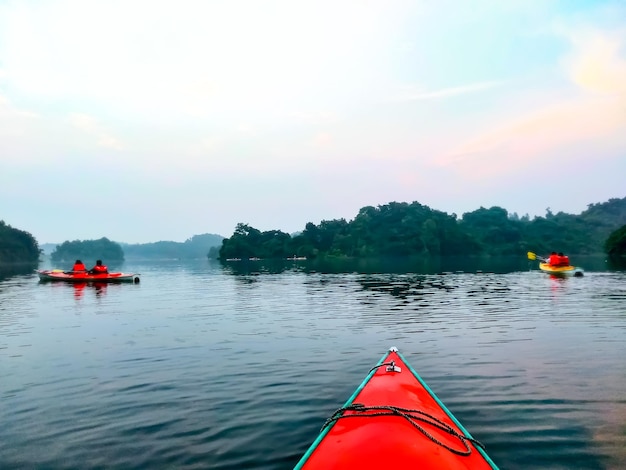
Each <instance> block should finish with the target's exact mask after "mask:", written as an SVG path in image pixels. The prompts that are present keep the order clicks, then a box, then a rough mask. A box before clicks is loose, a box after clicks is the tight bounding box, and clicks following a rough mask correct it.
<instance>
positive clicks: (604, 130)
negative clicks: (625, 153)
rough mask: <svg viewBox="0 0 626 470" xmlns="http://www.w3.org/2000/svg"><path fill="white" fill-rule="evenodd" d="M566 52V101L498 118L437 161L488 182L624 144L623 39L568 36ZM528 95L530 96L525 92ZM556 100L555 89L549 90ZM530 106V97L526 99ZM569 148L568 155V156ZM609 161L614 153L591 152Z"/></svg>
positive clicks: (625, 77) (594, 34)
mask: <svg viewBox="0 0 626 470" xmlns="http://www.w3.org/2000/svg"><path fill="white" fill-rule="evenodd" d="M568 37H569V39H570V42H571V45H572V49H571V51H570V52H569V53H568V54H567V55H566V56H565V57H564V58H563V60H562V64H563V67H562V71H563V76H564V77H565V78H566V79H567V80H568V81H569V82H570V83H571V84H573V85H574V90H573V93H571V94H570V96H569V97H567V98H561V99H558V100H557V101H556V102H554V103H550V104H546V103H543V102H541V101H539V102H538V103H537V104H536V106H535V108H534V109H532V110H530V111H528V112H526V113H525V114H522V115H515V116H513V117H509V118H508V119H503V120H502V122H501V123H500V124H499V125H497V126H493V125H491V126H490V128H489V130H487V131H485V132H482V133H479V134H477V135H474V137H472V138H470V139H468V140H467V141H465V142H464V143H462V144H461V145H460V146H458V147H457V148H454V149H453V150H451V151H449V152H447V153H445V154H443V155H441V156H440V157H438V158H436V159H435V160H434V161H433V163H434V165H436V166H440V167H446V168H448V169H450V170H451V171H453V172H455V173H459V174H463V176H464V177H468V178H472V179H485V178H492V177H494V176H496V175H502V174H507V173H511V172H513V171H516V170H519V169H522V168H532V167H533V166H538V165H539V164H541V162H542V161H543V160H544V159H546V158H549V159H551V160H552V161H557V160H563V162H567V163H571V162H572V161H571V158H572V149H574V150H576V149H575V148H574V147H573V146H576V145H583V144H585V143H590V142H594V143H595V146H596V149H600V148H605V149H606V148H607V147H611V146H615V145H616V144H617V145H621V146H623V145H625V144H626V60H625V58H624V57H623V56H622V55H620V51H621V50H622V46H623V42H624V41H623V37H620V36H619V35H614V34H610V33H607V32H602V31H593V32H591V31H587V32H585V33H584V34H581V33H574V34H571V35H569V36H568ZM526 93H529V92H526ZM554 94H555V95H556V94H557V93H556V90H554ZM529 100H530V101H531V102H532V100H533V98H532V93H530V94H529ZM567 149H569V151H567ZM594 153H595V155H596V156H597V157H599V156H600V155H605V156H606V157H607V158H611V157H612V156H613V155H614V153H613V152H606V151H605V152H600V151H597V152H594Z"/></svg>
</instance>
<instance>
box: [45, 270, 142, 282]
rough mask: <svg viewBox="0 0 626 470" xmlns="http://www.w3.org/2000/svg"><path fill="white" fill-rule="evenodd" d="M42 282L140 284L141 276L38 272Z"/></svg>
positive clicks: (129, 274) (59, 271) (130, 274)
mask: <svg viewBox="0 0 626 470" xmlns="http://www.w3.org/2000/svg"><path fill="white" fill-rule="evenodd" d="M37 274H38V275H39V280H40V281H64V282H132V283H134V284H138V283H139V274H132V273H107V274H88V273H71V272H70V273H66V272H64V271H62V270H60V269H53V270H50V271H47V270H40V271H37Z"/></svg>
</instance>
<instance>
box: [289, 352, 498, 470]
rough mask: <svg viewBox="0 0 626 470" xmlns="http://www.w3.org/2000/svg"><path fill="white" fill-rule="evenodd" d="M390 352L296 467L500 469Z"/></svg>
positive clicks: (411, 371) (335, 414) (412, 373)
mask: <svg viewBox="0 0 626 470" xmlns="http://www.w3.org/2000/svg"><path fill="white" fill-rule="evenodd" d="M397 351H398V350H397V349H396V348H391V349H390V350H389V352H388V353H387V354H386V355H385V356H383V358H382V359H381V360H380V361H379V363H378V364H377V366H376V367H374V369H372V370H371V371H370V373H369V375H368V376H367V377H366V378H365V380H364V381H363V383H362V384H361V385H360V386H359V388H357V390H356V392H354V394H353V395H352V397H350V398H349V399H348V401H347V402H346V404H345V405H344V406H343V408H341V409H339V410H337V411H336V412H335V413H334V414H333V416H331V417H330V418H329V419H328V420H327V421H326V424H325V426H324V428H323V429H322V432H321V433H320V435H319V436H318V437H317V439H316V440H315V442H313V444H312V445H311V447H310V448H309V450H308V451H307V452H306V453H305V454H304V456H303V457H302V459H301V460H300V462H298V464H297V465H296V467H295V468H296V469H305V470H306V469H324V470H330V469H359V470H361V469H366V468H380V469H385V468H389V469H393V470H399V469H418V468H419V469H425V470H428V469H444V468H445V469H470V468H471V469H496V468H497V467H496V465H495V464H494V463H493V462H492V461H491V459H490V458H489V457H488V456H487V454H486V453H485V452H484V450H483V449H482V448H481V446H480V444H479V443H478V442H477V441H475V440H474V439H473V438H472V437H471V435H470V434H469V433H468V432H467V431H466V430H465V429H464V428H463V426H462V425H461V423H459V421H457V419H456V418H455V417H454V416H452V413H450V411H448V409H447V408H446V407H445V406H444V404H443V403H442V402H441V401H440V400H439V398H437V396H436V395H435V394H434V393H433V392H432V391H431V390H430V388H429V387H428V385H426V383H425V382H424V381H423V380H422V379H421V377H420V376H419V375H418V374H417V372H415V371H414V370H413V369H412V368H411V366H410V365H409V364H408V363H407V362H406V361H405V360H404V358H403V357H402V355H401V354H400V353H399V352H397Z"/></svg>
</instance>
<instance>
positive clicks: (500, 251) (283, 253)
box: [209, 197, 626, 260]
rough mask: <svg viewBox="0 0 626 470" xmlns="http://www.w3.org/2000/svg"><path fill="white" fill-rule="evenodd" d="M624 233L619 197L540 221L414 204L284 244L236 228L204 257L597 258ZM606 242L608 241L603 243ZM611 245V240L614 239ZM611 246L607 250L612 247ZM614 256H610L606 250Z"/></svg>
mask: <svg viewBox="0 0 626 470" xmlns="http://www.w3.org/2000/svg"><path fill="white" fill-rule="evenodd" d="M624 225H626V197H625V198H622V199H617V198H615V199H609V201H607V202H604V203H598V204H590V205H589V206H588V207H587V209H586V210H585V211H583V212H582V213H581V214H578V215H574V214H567V213H564V212H559V213H557V214H553V213H552V212H551V211H550V209H547V211H546V215H545V216H544V217H534V218H532V219H531V218H530V217H529V216H528V215H525V216H523V217H519V216H518V215H517V214H515V213H512V214H511V213H509V212H508V211H507V210H506V209H504V208H501V207H491V208H489V209H486V208H484V207H481V208H479V209H477V210H475V211H473V212H468V213H465V214H463V215H462V217H460V218H459V217H457V215H456V214H447V213H445V212H442V211H438V210H434V209H431V208H430V207H428V206H425V205H422V204H420V203H418V202H412V203H406V202H391V203H389V204H385V205H379V206H377V207H373V206H367V207H363V208H362V209H360V210H359V212H358V214H357V215H356V216H355V217H354V219H352V220H350V221H346V220H345V219H343V218H342V219H335V220H323V221H321V222H320V223H319V224H318V225H316V224H313V223H312V222H309V223H307V224H306V226H305V228H304V230H303V231H302V232H300V233H299V234H297V235H294V236H291V235H289V234H287V233H285V232H282V231H280V230H270V231H263V232H262V231H260V230H258V229H256V228H254V227H252V226H250V225H248V224H245V223H239V224H237V226H236V228H235V231H234V233H233V235H232V236H231V237H230V238H225V239H224V240H223V241H222V246H221V247H220V248H219V250H218V249H214V250H212V251H211V252H210V253H209V257H216V258H220V259H222V260H226V259H232V258H240V259H248V258H255V257H258V258H289V257H293V256H296V257H307V258H317V257H329V256H330V257H351V258H352V257H356V258H359V257H361V258H366V257H379V256H415V255H418V256H451V255H492V256H501V255H525V254H526V252H527V251H534V252H538V253H549V252H551V251H562V252H567V253H569V254H578V255H581V254H598V253H602V252H605V251H608V250H609V249H610V248H611V247H612V246H613V245H611V247H608V245H607V243H609V237H610V236H612V233H613V232H615V231H617V230H618V229H620V228H621V227H623V226H624ZM611 240H613V239H611ZM615 240H617V239H615ZM618 241H619V240H617V241H613V242H611V243H613V244H615V243H618ZM613 252H614V253H615V254H616V253H617V249H613Z"/></svg>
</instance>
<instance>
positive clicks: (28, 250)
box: [0, 220, 41, 264]
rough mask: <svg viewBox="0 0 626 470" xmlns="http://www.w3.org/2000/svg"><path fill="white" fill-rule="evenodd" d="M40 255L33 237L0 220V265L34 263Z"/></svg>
mask: <svg viewBox="0 0 626 470" xmlns="http://www.w3.org/2000/svg"><path fill="white" fill-rule="evenodd" d="M40 253H41V250H40V249H39V244H38V243H37V240H35V237H33V236H32V235H31V234H30V233H28V232H25V231H24V230H19V229H16V228H13V227H11V226H10V225H8V224H6V223H5V222H4V220H0V263H11V264H14V263H36V262H37V261H38V260H39V255H40Z"/></svg>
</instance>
